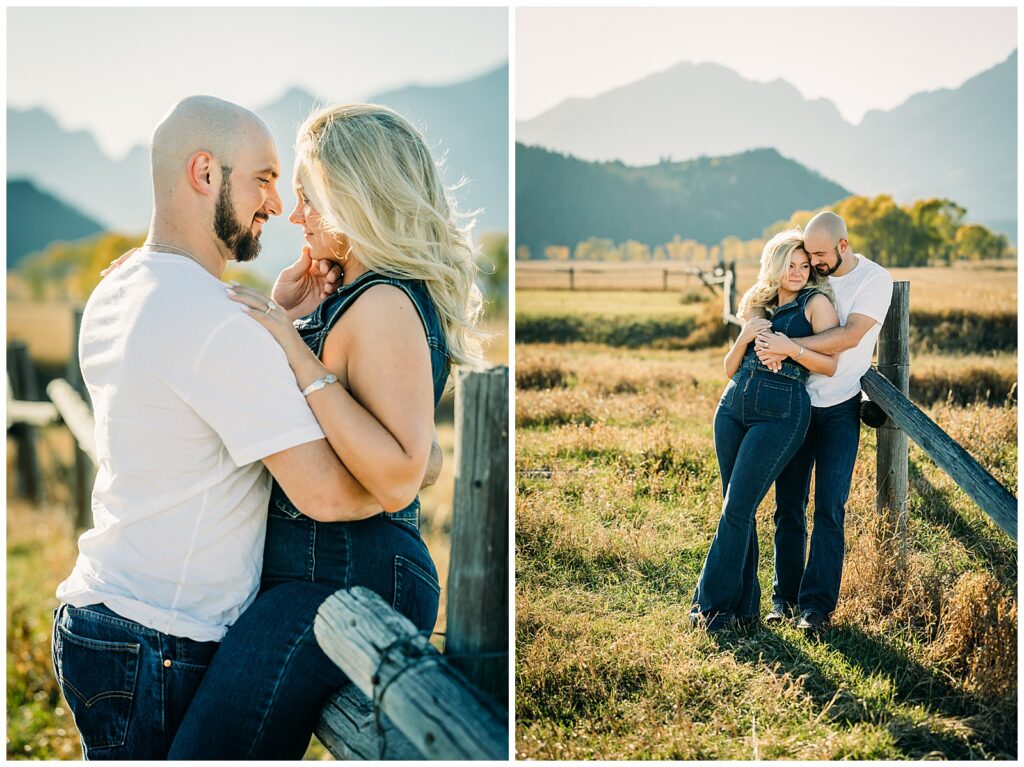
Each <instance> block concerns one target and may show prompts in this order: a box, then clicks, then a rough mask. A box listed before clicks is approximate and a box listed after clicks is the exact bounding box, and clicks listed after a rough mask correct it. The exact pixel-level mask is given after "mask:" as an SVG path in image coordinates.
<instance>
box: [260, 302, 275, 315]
mask: <svg viewBox="0 0 1024 767" xmlns="http://www.w3.org/2000/svg"><path fill="white" fill-rule="evenodd" d="M276 308H277V304H275V303H274V302H273V301H267V310H266V311H265V312H263V313H264V314H270V313H271V312H272V311H274V309H276Z"/></svg>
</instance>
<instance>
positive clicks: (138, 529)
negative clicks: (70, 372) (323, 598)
mask: <svg viewBox="0 0 1024 767" xmlns="http://www.w3.org/2000/svg"><path fill="white" fill-rule="evenodd" d="M151 153H152V169H153V195H154V210H153V218H152V224H151V227H150V230H149V235H148V237H147V240H146V245H145V246H144V247H143V248H142V250H141V251H140V252H138V253H136V254H135V255H133V256H132V258H130V259H128V260H127V261H126V262H125V263H124V264H123V265H121V266H119V267H118V268H117V269H115V270H114V271H112V272H111V273H110V274H109V275H108V276H107V277H106V278H105V279H104V280H103V281H102V282H101V283H100V285H99V286H98V287H97V288H96V290H95V291H94V292H93V294H92V295H91V296H90V298H89V301H88V303H87V304H86V308H85V313H84V315H83V318H82V330H81V338H80V357H81V361H82V375H83V377H84V379H85V382H86V385H87V386H88V389H89V394H90V396H91V398H92V402H93V409H94V412H95V416H96V448H97V453H98V472H97V475H96V482H95V486H94V488H93V495H92V509H93V519H94V523H95V526H94V527H93V528H92V529H91V530H89V531H87V532H85V533H84V534H83V535H82V536H81V538H80V539H79V556H78V560H77V562H76V564H75V567H74V570H73V571H72V573H71V575H70V576H69V577H68V578H67V579H66V580H65V581H64V582H63V583H61V584H60V586H59V587H58V589H57V596H58V597H59V598H60V599H61V601H62V604H61V606H60V607H59V608H58V610H57V611H56V615H55V620H54V629H53V655H54V666H55V669H56V672H57V676H58V678H59V681H60V685H61V689H62V690H63V692H64V696H65V698H66V699H67V702H68V705H69V707H70V708H71V711H72V712H73V713H74V716H75V724H76V725H77V727H78V729H79V731H80V733H81V737H82V749H83V752H84V754H85V756H86V758H87V759H160V758H165V757H166V755H167V751H168V749H169V747H170V744H171V741H172V740H173V738H174V735H175V732H176V730H177V728H178V724H179V723H180V721H181V719H182V717H183V716H184V713H185V710H186V708H187V707H188V704H189V702H190V701H191V699H192V697H193V695H194V693H195V690H196V688H197V687H198V685H199V683H200V681H201V679H202V676H203V673H204V671H205V668H206V665H207V664H208V663H209V661H210V658H211V657H212V655H213V653H214V651H215V649H216V648H217V645H218V642H219V641H220V639H221V638H222V637H223V636H224V634H225V632H226V630H227V628H228V626H230V625H231V624H232V623H233V622H234V621H235V620H236V619H237V618H238V616H239V615H240V614H241V612H242V611H243V610H244V609H245V608H246V607H247V606H248V605H249V604H250V603H251V602H252V601H253V599H254V598H255V596H256V593H257V589H258V586H259V576H260V567H261V564H262V553H263V537H264V533H265V529H266V517H267V505H268V501H269V496H270V475H273V477H274V478H275V479H276V480H277V481H278V483H279V484H280V485H281V487H282V488H283V489H284V490H285V492H286V493H287V494H288V497H289V498H291V499H292V501H294V502H295V504H296V505H297V506H298V507H299V509H300V510H301V511H302V512H303V513H304V514H306V515H307V516H310V517H312V518H314V519H317V520H322V521H335V520H351V519H362V518H365V517H368V516H372V515H374V514H377V513H379V512H380V505H379V504H378V503H376V502H375V501H374V499H373V498H371V497H370V496H369V495H368V494H367V493H366V491H365V490H364V489H363V488H362V487H361V486H360V485H359V484H358V483H357V482H356V481H355V480H354V479H353V478H352V476H351V475H350V474H349V473H348V471H347V470H346V469H345V467H344V466H343V465H342V464H341V462H340V461H339V460H338V458H337V456H336V455H335V453H334V451H333V450H332V449H331V448H330V446H329V445H328V443H327V441H326V439H325V438H324V435H323V432H322V431H321V430H320V427H319V426H318V425H317V422H316V420H315V418H314V417H313V415H312V412H311V411H310V409H309V407H308V406H307V405H306V402H305V399H304V398H303V396H302V393H301V392H300V391H299V389H298V386H297V384H296V381H295V377H294V375H293V374H292V371H291V369H290V368H289V366H288V363H287V361H286V359H285V355H284V353H283V351H282V350H281V348H280V347H279V346H278V344H277V343H276V342H275V341H274V340H273V338H272V337H271V336H270V334H269V333H267V332H266V331H265V330H264V329H263V328H262V327H260V326H259V324H258V323H255V322H252V320H251V319H250V318H248V317H247V316H246V315H245V313H244V311H243V309H242V306H241V304H238V303H235V302H233V301H231V300H229V298H228V296H227V294H226V293H225V285H224V284H223V283H221V282H220V280H219V279H218V278H219V277H220V275H221V273H222V272H223V270H224V268H225V266H226V264H227V262H228V261H230V260H235V261H248V260H250V259H253V258H255V257H256V256H257V255H258V253H259V249H260V244H259V239H260V233H261V232H262V228H263V225H264V223H265V222H266V221H267V220H268V219H269V217H270V216H276V215H279V214H280V213H281V209H282V204H281V198H280V197H279V196H278V193H277V179H278V177H279V175H280V173H281V169H280V167H279V163H278V157H277V152H276V150H275V148H274V142H273V140H272V139H271V136H270V132H269V131H268V130H267V127H266V126H265V125H264V124H263V122H262V121H261V120H260V119H259V118H258V117H257V116H256V115H254V114H253V113H252V112H249V111H248V110H245V109H242V108H241V107H239V106H236V105H234V104H230V103H228V102H225V101H222V100H220V99H216V98H212V97H208V96H196V97H192V98H188V99H185V100H184V101H182V102H180V103H179V104H177V105H175V106H174V107H173V108H172V109H171V111H170V112H169V113H168V114H167V115H166V116H165V117H164V118H163V120H162V121H161V122H160V124H159V126H158V127H157V129H156V131H155V133H154V134H153V139H152V147H151ZM281 310H282V309H281V308H280V307H277V306H275V305H274V304H272V303H271V304H269V305H268V307H267V311H268V312H270V311H281ZM264 467H266V468H267V469H269V474H268V473H267V471H264ZM312 477H315V478H316V481H310V478H312ZM229 735H230V734H226V736H229Z"/></svg>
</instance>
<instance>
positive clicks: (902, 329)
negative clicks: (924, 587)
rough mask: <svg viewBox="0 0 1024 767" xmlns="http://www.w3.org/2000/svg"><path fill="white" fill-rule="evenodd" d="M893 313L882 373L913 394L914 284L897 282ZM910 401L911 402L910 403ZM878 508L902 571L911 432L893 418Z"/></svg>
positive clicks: (883, 444)
mask: <svg viewBox="0 0 1024 767" xmlns="http://www.w3.org/2000/svg"><path fill="white" fill-rule="evenodd" d="M892 287H893V290H892V301H891V302H890V303H889V312H888V314H887V315H886V317H885V322H883V323H882V329H881V332H880V333H879V336H878V372H879V373H881V374H882V375H883V376H885V377H886V378H887V379H889V381H890V382H891V383H892V385H893V387H895V388H896V389H898V390H899V391H900V392H902V394H903V396H904V397H909V395H910V283H909V282H906V281H899V282H895V283H893V286H892ZM908 401H909V400H908ZM875 463H876V472H875V507H876V508H877V510H878V512H879V513H880V514H882V515H883V516H884V517H885V519H886V521H887V525H888V528H889V530H890V531H891V533H892V534H893V535H894V536H895V538H896V540H897V541H898V542H899V547H898V552H897V556H898V558H899V560H900V561H899V563H898V566H897V568H896V570H897V571H898V572H904V571H905V564H906V557H907V544H908V541H907V538H908V531H907V507H908V501H909V497H910V443H909V441H908V439H907V433H906V432H905V431H903V429H901V428H900V427H899V425H898V424H896V423H895V422H894V421H893V420H892V419H891V418H887V419H886V422H885V423H884V424H882V425H881V426H879V427H878V450H877V453H876V457H875Z"/></svg>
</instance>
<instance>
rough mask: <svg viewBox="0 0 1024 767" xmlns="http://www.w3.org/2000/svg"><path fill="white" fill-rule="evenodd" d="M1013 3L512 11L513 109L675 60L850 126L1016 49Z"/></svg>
mask: <svg viewBox="0 0 1024 767" xmlns="http://www.w3.org/2000/svg"><path fill="white" fill-rule="evenodd" d="M1016 14H1017V11H1016V9H1015V8H985V9H973V8H644V9H617V8H569V9H564V8H563V9H545V8H520V9H517V10H516V13H515V25H516V117H517V119H520V120H525V119H529V118H532V117H536V116H537V115H538V114H540V113H541V112H544V111H546V110H548V109H550V108H552V107H554V106H556V105H557V104H558V103H559V102H561V101H562V100H563V99H566V98H568V97H571V96H576V97H587V96H595V95H597V94H599V93H603V92H605V91H608V90H611V89H612V88H615V87H617V86H620V85H626V84H627V83H631V82H635V81H636V80H639V79H641V78H643V77H644V76H645V75H648V74H651V73H653V72H659V71H663V70H665V69H668V68H670V67H671V66H672V65H674V64H677V63H679V62H680V61H690V62H693V63H702V62H714V63H717V64H722V65H724V66H727V67H729V68H730V69H733V70H735V71H736V72H738V73H739V74H741V75H742V76H744V77H746V78H748V79H751V80H758V81H762V82H768V81H771V80H775V79H777V78H782V79H783V80H786V81H788V82H789V83H790V84H792V85H794V86H795V87H796V88H797V89H798V90H799V91H800V92H801V93H802V94H803V95H804V97H806V98H819V97H825V98H828V99H830V100H831V101H832V102H833V103H835V105H836V107H837V108H838V109H839V111H840V112H841V113H842V115H843V117H845V118H846V119H847V120H849V121H851V122H853V123H857V122H860V119H861V118H862V117H863V115H864V113H865V112H866V111H868V110H869V109H892V108H893V107H896V106H898V105H899V104H901V103H902V102H903V101H905V100H906V99H907V98H908V97H909V96H911V95H913V94H914V93H918V92H920V91H925V90H936V89H938V88H952V87H957V86H959V85H960V84H962V83H963V82H964V81H965V80H967V79H968V78H970V77H972V76H973V75H975V74H978V73H980V72H982V71H983V70H985V69H988V68H989V67H991V66H993V65H995V64H997V63H999V62H1000V61H1003V60H1004V59H1005V58H1006V57H1007V56H1008V55H1009V54H1010V53H1011V52H1012V51H1013V49H1014V48H1016V47H1017V15H1016Z"/></svg>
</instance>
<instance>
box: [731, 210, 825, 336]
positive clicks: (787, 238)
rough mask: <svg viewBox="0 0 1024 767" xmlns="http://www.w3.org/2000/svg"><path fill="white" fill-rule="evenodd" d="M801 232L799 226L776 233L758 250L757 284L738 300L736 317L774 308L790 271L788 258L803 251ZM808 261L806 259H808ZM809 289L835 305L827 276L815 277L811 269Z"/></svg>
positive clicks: (818, 275) (802, 235)
mask: <svg viewBox="0 0 1024 767" xmlns="http://www.w3.org/2000/svg"><path fill="white" fill-rule="evenodd" d="M803 247H804V233H803V231H802V230H801V229H800V227H794V228H793V229H786V230H783V231H781V232H779V233H778V234H777V235H775V236H774V237H772V238H771V239H770V240H768V242H766V243H765V244H764V249H763V250H762V251H761V269H760V271H759V272H758V273H757V282H755V283H754V284H753V286H751V288H750V289H749V290H748V291H747V292H746V293H744V294H743V298H741V299H740V305H739V309H738V310H737V311H738V316H739V317H741V318H742V317H746V316H747V312H749V311H750V310H751V309H765V310H766V312H768V311H770V310H771V309H773V308H776V304H777V302H778V299H779V288H781V287H782V277H783V275H785V274H786V271H787V270H788V269H789V259H790V256H792V255H793V251H794V250H797V249H801V250H802V249H803ZM808 258H809V257H808ZM805 287H808V288H817V289H818V291H819V292H821V293H823V294H824V295H825V297H826V298H828V300H829V301H831V302H832V304H833V305H834V304H835V302H836V296H835V292H834V291H833V290H832V286H831V285H830V284H829V282H828V277H823V276H821V275H820V274H818V271H817V270H816V269H815V268H814V267H813V266H812V267H811V273H810V275H809V276H808V278H807V285H805Z"/></svg>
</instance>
